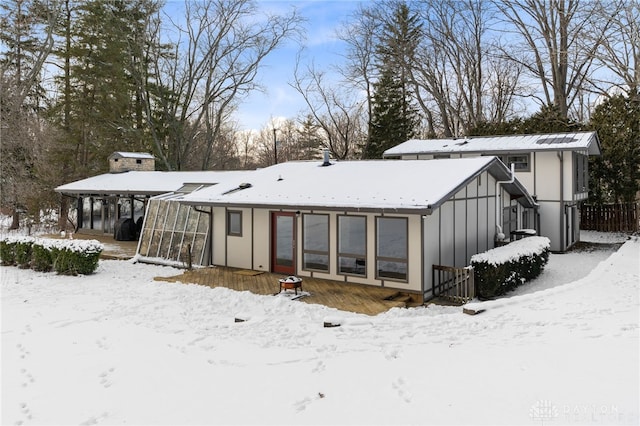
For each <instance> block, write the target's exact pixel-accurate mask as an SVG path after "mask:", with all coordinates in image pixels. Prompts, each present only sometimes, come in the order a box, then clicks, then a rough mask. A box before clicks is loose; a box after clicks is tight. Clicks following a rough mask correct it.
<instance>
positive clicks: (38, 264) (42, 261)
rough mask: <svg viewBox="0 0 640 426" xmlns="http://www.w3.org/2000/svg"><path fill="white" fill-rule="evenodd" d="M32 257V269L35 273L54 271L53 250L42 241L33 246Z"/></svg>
mask: <svg viewBox="0 0 640 426" xmlns="http://www.w3.org/2000/svg"><path fill="white" fill-rule="evenodd" d="M31 256H32V258H31V269H33V270H34V271H41V272H49V271H50V270H52V269H53V259H52V258H51V250H49V247H48V246H45V245H43V244H42V243H41V242H40V241H36V242H35V243H34V244H33V247H32V250H31Z"/></svg>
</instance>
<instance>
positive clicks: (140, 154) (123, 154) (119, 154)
mask: <svg viewBox="0 0 640 426" xmlns="http://www.w3.org/2000/svg"><path fill="white" fill-rule="evenodd" d="M116 157H117V158H140V159H154V156H153V155H151V154H148V153H146V152H125V151H116V152H114V153H113V154H111V155H110V156H109V159H112V158H116Z"/></svg>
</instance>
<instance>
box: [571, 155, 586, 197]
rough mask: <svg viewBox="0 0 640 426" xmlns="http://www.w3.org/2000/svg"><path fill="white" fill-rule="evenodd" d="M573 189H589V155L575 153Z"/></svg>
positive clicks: (577, 191)
mask: <svg viewBox="0 0 640 426" xmlns="http://www.w3.org/2000/svg"><path fill="white" fill-rule="evenodd" d="M573 190H574V192H575V193H582V192H588V191H589V157H588V156H587V155H584V154H578V153H577V152H575V153H574V154H573Z"/></svg>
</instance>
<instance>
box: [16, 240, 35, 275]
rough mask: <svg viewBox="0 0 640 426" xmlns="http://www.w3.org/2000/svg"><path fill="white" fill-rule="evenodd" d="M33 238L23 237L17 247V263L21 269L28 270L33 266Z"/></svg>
mask: <svg viewBox="0 0 640 426" xmlns="http://www.w3.org/2000/svg"><path fill="white" fill-rule="evenodd" d="M34 241H35V238H33V237H21V238H20V239H19V240H18V241H17V242H16V245H15V253H16V263H17V264H18V266H19V267H21V268H23V269H26V268H29V267H30V266H31V258H32V251H33V242H34Z"/></svg>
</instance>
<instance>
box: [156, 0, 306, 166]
mask: <svg viewBox="0 0 640 426" xmlns="http://www.w3.org/2000/svg"><path fill="white" fill-rule="evenodd" d="M300 23H301V18H300V17H299V16H298V15H297V14H296V12H295V11H293V12H291V13H290V14H288V15H284V16H276V15H269V16H263V17H259V15H258V10H257V9H256V7H255V4H254V3H253V2H251V1H249V0H204V1H202V2H190V1H188V0H187V1H185V20H184V24H177V23H174V24H173V28H172V31H173V32H174V33H175V34H178V35H179V38H178V39H176V40H174V43H175V50H174V51H173V54H172V55H170V56H166V55H165V56H160V57H159V58H158V60H157V62H156V63H155V64H154V66H153V80H154V81H157V82H158V86H159V87H161V90H162V92H163V93H156V96H157V97H158V100H157V101H155V102H157V103H158V106H159V109H160V110H161V111H162V112H161V114H159V115H158V116H156V115H154V112H153V109H154V107H155V106H156V105H153V103H154V100H153V99H152V98H153V96H152V94H151V93H150V92H147V93H146V96H145V98H146V100H147V105H148V107H147V119H148V120H150V121H151V127H153V128H156V129H160V130H158V131H156V132H155V133H154V139H155V148H156V153H157V155H158V156H159V158H160V159H161V161H162V162H163V164H164V166H165V168H167V169H169V170H172V169H182V168H184V167H185V164H186V163H187V161H186V159H187V157H188V156H189V155H190V153H191V150H192V147H193V145H194V143H196V141H200V139H199V138H201V139H202V140H203V142H202V143H203V146H204V149H203V150H202V151H200V156H199V157H198V158H199V159H200V164H199V166H198V167H199V168H200V169H206V168H208V167H210V166H211V165H212V164H213V163H215V161H214V157H215V156H216V155H218V154H219V153H220V152H219V151H220V150H218V148H219V147H218V144H220V143H224V141H223V140H222V139H221V137H222V134H223V127H224V124H225V123H226V122H227V121H228V120H229V119H230V115H231V113H232V112H233V109H234V108H235V107H236V106H237V104H238V103H239V102H240V101H241V100H242V98H243V97H244V96H245V95H247V94H248V93H249V92H250V91H252V90H257V89H260V86H259V83H258V81H257V78H256V77H257V74H258V71H259V69H260V65H261V64H262V62H263V60H264V58H265V57H266V56H267V55H268V54H270V53H271V52H273V51H274V50H275V49H276V48H277V47H279V46H280V45H281V44H282V43H283V42H284V41H285V40H287V39H289V38H291V37H294V36H295V35H296V34H297V33H298V31H299V28H300ZM198 143H200V142H198ZM223 151H224V149H223Z"/></svg>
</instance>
